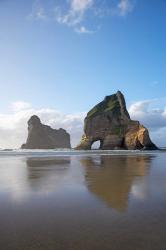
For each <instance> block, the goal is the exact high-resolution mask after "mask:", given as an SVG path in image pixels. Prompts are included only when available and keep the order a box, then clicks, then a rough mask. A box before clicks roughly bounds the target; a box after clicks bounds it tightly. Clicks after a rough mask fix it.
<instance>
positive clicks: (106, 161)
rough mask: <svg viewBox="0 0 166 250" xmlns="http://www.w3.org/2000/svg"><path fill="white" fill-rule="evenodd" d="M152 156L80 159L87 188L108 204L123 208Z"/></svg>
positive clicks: (147, 171) (142, 177) (144, 172)
mask: <svg viewBox="0 0 166 250" xmlns="http://www.w3.org/2000/svg"><path fill="white" fill-rule="evenodd" d="M153 158H154V156H153V157H152V156H150V155H146V156H145V155H142V156H134V157H131V156H125V157H123V156H121V157H119V156H98V157H96V158H92V157H88V158H84V159H81V164H82V165H83V166H84V168H85V180H86V185H87V187H88V190H89V191H90V192H91V193H92V194H94V195H95V196H97V197H98V198H99V199H101V200H102V201H104V202H105V203H106V204H107V205H108V206H109V207H111V208H114V209H116V210H118V211H124V210H126V208H127V207H128V200H129V194H130V192H131V190H132V186H133V185H134V183H135V181H136V182H137V186H136V185H135V186H134V187H135V189H137V187H138V186H139V183H140V185H142V183H143V180H144V177H145V176H146V175H148V173H149V171H150V165H151V162H152V160H153Z"/></svg>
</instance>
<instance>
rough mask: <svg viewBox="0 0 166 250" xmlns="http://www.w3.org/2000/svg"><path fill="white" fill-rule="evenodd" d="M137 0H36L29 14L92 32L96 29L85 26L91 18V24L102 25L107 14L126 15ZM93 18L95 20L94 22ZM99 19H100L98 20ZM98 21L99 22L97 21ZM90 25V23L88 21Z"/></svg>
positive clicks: (76, 30) (76, 29)
mask: <svg viewBox="0 0 166 250" xmlns="http://www.w3.org/2000/svg"><path fill="white" fill-rule="evenodd" d="M134 5H135V0H114V1H110V2H109V1H108V2H107V1H102V0H65V1H59V2H58V1H55V0H53V1H51V0H48V1H44V0H34V2H33V5H32V11H31V13H30V15H29V16H28V18H29V19H33V20H42V21H43V20H52V21H56V22H57V23H59V24H62V25H66V26H68V27H70V28H72V29H73V30H74V31H75V32H77V33H81V34H92V33H95V32H94V31H91V30H89V28H87V27H85V22H86V26H87V22H88V21H89V20H90V19H91V26H92V25H93V26H94V27H93V30H96V26H97V27H98V26H101V23H99V20H100V22H101V18H104V17H106V16H114V15H115V16H116V15H118V16H122V17H123V16H126V15H127V14H128V13H129V12H131V11H132V10H133V8H134ZM92 18H93V19H95V22H94V23H93V20H92ZM97 19H98V20H97ZM97 22H98V23H97ZM88 25H89V23H88Z"/></svg>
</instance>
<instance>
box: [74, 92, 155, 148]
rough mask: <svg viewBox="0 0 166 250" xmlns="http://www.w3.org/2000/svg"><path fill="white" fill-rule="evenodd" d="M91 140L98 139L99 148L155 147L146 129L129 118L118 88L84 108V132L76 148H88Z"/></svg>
mask: <svg viewBox="0 0 166 250" xmlns="http://www.w3.org/2000/svg"><path fill="white" fill-rule="evenodd" d="M95 141H100V149H131V150H134V149H150V150H152V149H153V150H154V149H157V147H156V145H155V144H154V143H153V142H152V141H151V139H150V137H149V132H148V130H147V129H146V128H145V127H144V126H143V125H141V124H140V123H139V122H138V121H132V120H131V119H130V115H129V113H128V111H127V109H126V103H125V99H124V96H123V94H122V93H121V92H120V91H118V92H117V93H116V94H113V95H110V96H106V97H105V99H104V100H103V101H102V102H100V103H99V104H97V105H96V106H95V107H94V108H92V109H91V110H90V111H89V112H88V114H87V116H86V118H85V120H84V135H83V136H82V139H81V143H80V145H78V146H77V147H76V149H84V150H88V149H91V146H92V144H93V143H94V142H95Z"/></svg>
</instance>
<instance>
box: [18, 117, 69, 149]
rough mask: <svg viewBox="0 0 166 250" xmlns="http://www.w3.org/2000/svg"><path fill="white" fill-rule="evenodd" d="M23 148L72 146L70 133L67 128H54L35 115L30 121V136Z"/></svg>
mask: <svg viewBox="0 0 166 250" xmlns="http://www.w3.org/2000/svg"><path fill="white" fill-rule="evenodd" d="M21 148H22V149H54V148H71V144H70V135H69V134H68V133H67V132H66V130H64V129H62V128H60V129H58V130H57V129H52V128H51V127H50V126H47V125H44V124H42V123H41V121H40V118H39V117H38V116H36V115H33V116H32V117H31V118H30V119H29V121H28V138H27V141H26V143H25V144H23V145H22V146H21Z"/></svg>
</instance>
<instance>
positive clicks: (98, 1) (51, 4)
mask: <svg viewBox="0 0 166 250" xmlns="http://www.w3.org/2000/svg"><path fill="white" fill-rule="evenodd" d="M165 27H166V0H63V1H62V0H28V1H23V0H0V31H1V32H0V55H1V60H0V94H1V95H0V148H6V147H8V148H11V147H19V146H20V145H21V144H22V143H24V142H25V140H26V136H27V125H26V122H27V120H28V119H29V117H30V116H31V115H32V114H37V115H39V116H40V118H41V120H42V122H43V123H47V124H49V125H51V126H52V127H54V128H59V127H63V128H65V129H66V130H67V131H68V132H70V134H71V138H72V145H73V146H75V145H76V144H78V142H79V139H80V136H81V134H82V132H83V119H84V117H85V115H86V113H87V112H88V111H89V110H90V109H91V108H92V107H93V106H94V105H95V104H97V103H98V102H99V101H102V100H103V98H104V97H105V96H106V95H111V94H113V93H114V92H116V91H117V90H121V91H122V92H123V94H124V95H125V98H126V103H127V107H128V110H129V113H130V115H131V118H132V119H136V120H139V121H140V122H141V123H142V124H144V125H145V126H146V127H147V128H148V129H149V131H150V135H151V138H152V140H153V141H154V142H155V143H156V144H157V145H159V146H166V94H165V93H166V84H165V83H166V74H165V69H166V60H165V58H166V29H165Z"/></svg>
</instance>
